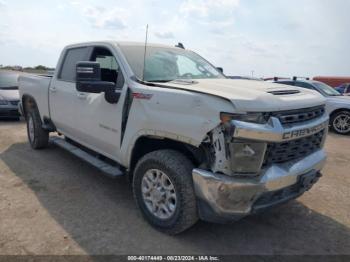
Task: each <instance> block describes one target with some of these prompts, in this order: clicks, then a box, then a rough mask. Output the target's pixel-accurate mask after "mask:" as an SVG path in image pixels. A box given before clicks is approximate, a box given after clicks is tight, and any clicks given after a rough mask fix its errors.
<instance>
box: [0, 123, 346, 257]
mask: <svg viewBox="0 0 350 262" xmlns="http://www.w3.org/2000/svg"><path fill="white" fill-rule="evenodd" d="M326 150H327V152H328V156H329V158H328V162H327V165H326V167H325V169H324V172H323V174H324V176H323V177H322V178H321V179H320V181H319V182H318V183H317V184H316V185H315V186H314V187H313V188H312V190H311V191H309V192H307V193H305V194H304V195H303V196H302V197H301V198H299V199H298V200H295V201H291V202H289V203H287V204H285V205H282V206H280V207H276V208H274V209H272V210H270V211H267V212H265V213H262V214H259V215H254V216H250V217H248V218H246V219H243V220H241V221H239V222H236V223H234V224H229V225H218V224H210V223H205V222H199V223H198V224H196V225H195V226H194V227H193V228H191V229H190V230H188V231H186V232H185V233H183V234H181V235H178V236H175V237H174V236H173V237H172V236H167V235H163V234H161V233H159V232H157V231H155V230H154V229H152V228H151V227H150V226H149V225H148V224H147V223H146V222H145V221H144V220H143V219H142V217H141V214H140V212H139V211H138V209H137V208H136V206H135V203H134V200H133V197H132V192H131V190H130V187H129V185H128V183H127V182H126V181H125V179H124V178H119V179H117V180H111V179H109V178H107V177H105V176H103V175H101V173H100V172H99V171H97V170H96V169H94V168H92V167H91V166H89V165H88V164H86V163H84V162H82V161H80V160H79V159H77V158H75V157H74V156H72V155H71V154H69V153H67V152H64V151H63V150H62V149H60V148H57V147H55V146H50V147H49V148H48V149H45V150H41V151H34V150H32V149H30V147H29V145H28V143H27V138H26V132H25V124H24V123H23V122H10V121H0V254H23V255H24V254H65V255H70V254H203V253H206V254H350V202H349V199H350V190H349V185H350V172H349V171H350V137H349V136H338V135H335V134H332V133H330V135H329V137H328V140H327V143H326Z"/></svg>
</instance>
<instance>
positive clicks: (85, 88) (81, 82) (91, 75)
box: [75, 62, 120, 104]
mask: <svg viewBox="0 0 350 262" xmlns="http://www.w3.org/2000/svg"><path fill="white" fill-rule="evenodd" d="M75 79H76V89H77V91H79V92H85V93H102V92H104V93H105V99H106V100H107V102H109V103H111V104H113V103H117V102H118V100H119V97H120V92H119V93H117V92H115V89H116V84H115V83H113V82H108V81H101V68H100V63H98V62H78V63H77V64H76V78H75Z"/></svg>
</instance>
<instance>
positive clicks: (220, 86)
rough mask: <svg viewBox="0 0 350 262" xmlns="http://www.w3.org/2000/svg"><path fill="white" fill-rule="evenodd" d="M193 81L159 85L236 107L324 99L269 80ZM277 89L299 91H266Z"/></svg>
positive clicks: (281, 106)
mask: <svg viewBox="0 0 350 262" xmlns="http://www.w3.org/2000/svg"><path fill="white" fill-rule="evenodd" d="M195 82H196V83H194V84H186V83H181V82H167V83H162V85H163V86H169V87H174V88H178V89H184V90H188V91H195V92H200V93H206V94H210V95H215V96H219V97H222V98H225V99H228V100H230V101H231V102H232V103H233V105H234V107H236V109H237V111H251V112H254V111H255V112H258V111H260V112H268V111H281V110H290V109H299V108H307V107H313V106H318V105H321V104H324V103H325V98H324V97H323V96H322V95H320V94H319V93H317V92H315V91H312V90H308V89H304V88H298V87H294V86H288V85H282V84H276V83H271V82H263V81H253V80H241V79H198V80H197V79H196V80H195ZM278 90H281V91H287V90H298V91H299V93H296V94H285V95H276V94H271V93H268V92H271V91H278Z"/></svg>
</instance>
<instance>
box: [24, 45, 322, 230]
mask: <svg viewBox="0 0 350 262" xmlns="http://www.w3.org/2000/svg"><path fill="white" fill-rule="evenodd" d="M19 86H20V110H21V112H22V114H23V115H24V116H25V118H26V121H27V132H28V139H29V142H30V145H31V147H32V148H34V149H41V148H44V147H46V146H47V145H48V143H49V133H50V132H57V133H58V134H59V135H60V136H52V137H51V139H50V140H52V143H55V144H56V145H58V146H60V147H63V148H65V149H67V150H68V151H70V152H71V153H73V154H74V155H76V156H78V157H80V158H81V159H84V160H86V161H88V162H89V163H90V164H91V165H93V166H95V167H97V168H98V169H100V170H102V171H103V172H104V173H106V174H108V175H110V176H112V177H116V176H120V175H125V176H127V177H128V179H129V180H130V181H131V183H132V187H133V192H134V196H135V200H136V203H137V204H138V206H139V208H140V210H141V213H142V214H143V216H144V217H145V219H146V220H147V221H148V222H149V223H150V224H151V225H152V226H154V227H155V228H157V229H158V230H161V231H163V232H166V233H169V234H176V233H179V232H182V231H184V230H185V229H187V228H189V227H190V226H192V225H193V224H194V223H195V222H196V221H197V220H198V219H199V218H201V219H203V220H207V221H212V222H228V221H234V220H237V219H240V218H242V217H244V216H247V215H249V214H252V213H255V212H258V211H260V210H264V209H266V208H268V207H271V206H274V205H277V204H279V203H282V202H285V201H288V200H290V199H294V198H296V197H298V196H300V195H301V194H303V193H304V192H305V191H306V190H308V189H310V188H311V186H312V185H313V184H314V183H315V182H316V181H317V180H318V178H319V177H320V170H321V169H322V167H323V165H324V163H325V159H326V155H325V152H324V150H323V145H324V141H325V138H326V134H327V127H328V115H327V114H326V113H325V109H324V104H325V100H324V98H323V97H322V96H321V95H320V94H317V93H316V92H314V91H311V90H306V89H302V88H298V87H290V86H282V85H280V84H274V83H266V82H259V81H249V80H232V79H227V78H226V77H225V76H224V75H222V74H221V73H220V71H218V70H217V69H216V68H215V67H214V66H212V65H211V64H210V63H209V62H207V61H206V60H205V59H203V58H202V57H201V56H199V55H197V54H196V53H194V52H192V51H189V50H184V49H181V48H177V47H169V46H164V45H156V44H149V45H147V48H146V50H145V45H144V44H139V43H127V42H91V43H81V44H75V45H70V46H67V47H66V48H65V49H64V50H63V52H62V54H61V57H60V59H59V61H58V65H57V67H56V71H55V74H54V76H53V77H44V76H34V75H27V76H22V77H20V80H19Z"/></svg>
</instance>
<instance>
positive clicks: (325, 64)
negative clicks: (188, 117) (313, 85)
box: [0, 0, 350, 77]
mask: <svg viewBox="0 0 350 262" xmlns="http://www.w3.org/2000/svg"><path fill="white" fill-rule="evenodd" d="M349 10H350V1H349V0H303V1H302V0H294V1H290V0H288V1H287V0H203V1H199V0H181V1H169V0H167V1H165V0H144V1H137V0H128V1H125V0H122V1H119V0H114V1H111V0H108V1H97V0H86V1H79V0H70V1H69V0H67V1H64V0H61V1H58V0H50V1H47V0H46V1H41V0H36V1H24V0H23V1H19V0H11V1H10V0H0V64H3V65H8V64H11V65H17V64H18V65H24V66H33V65H38V64H43V65H47V66H53V67H54V66H55V65H56V62H57V59H58V56H59V53H60V51H61V49H62V48H63V46H65V45H67V44H71V43H75V42H81V41H91V40H122V41H124V40H130V41H144V37H145V26H146V24H149V41H150V42H154V43H165V44H170V45H174V44H176V43H177V42H182V43H183V44H184V45H185V47H186V48H189V49H192V50H194V51H196V52H198V53H199V54H200V55H202V56H204V57H205V58H207V59H208V60H209V61H210V62H212V63H213V64H215V65H217V66H222V67H224V70H225V73H226V74H230V75H251V72H252V71H254V75H255V76H265V77H267V76H274V75H278V76H292V75H298V76H315V75H350V72H349V71H350V50H349V47H350V19H349Z"/></svg>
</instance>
